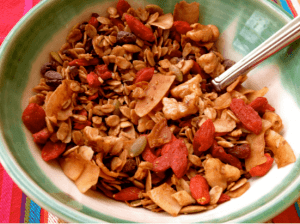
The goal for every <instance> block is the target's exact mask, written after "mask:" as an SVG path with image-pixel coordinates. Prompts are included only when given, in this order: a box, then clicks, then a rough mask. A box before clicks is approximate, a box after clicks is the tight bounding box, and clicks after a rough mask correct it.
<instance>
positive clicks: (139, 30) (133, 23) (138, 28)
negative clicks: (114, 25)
mask: <svg viewBox="0 0 300 224" xmlns="http://www.w3.org/2000/svg"><path fill="white" fill-rule="evenodd" d="M125 19H126V22H127V24H128V26H129V28H130V30H131V31H132V32H133V33H134V34H135V35H136V36H137V37H139V38H141V39H143V40H146V41H149V42H153V41H154V40H155V37H154V35H153V33H152V31H151V30H150V29H149V28H148V27H146V26H145V25H144V24H143V23H142V22H141V21H139V20H138V19H136V18H134V17H133V16H132V15H128V14H126V15H125Z"/></svg>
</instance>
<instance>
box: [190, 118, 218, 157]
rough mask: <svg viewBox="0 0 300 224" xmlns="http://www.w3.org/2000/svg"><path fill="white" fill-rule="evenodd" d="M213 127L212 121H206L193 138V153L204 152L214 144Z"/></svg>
mask: <svg viewBox="0 0 300 224" xmlns="http://www.w3.org/2000/svg"><path fill="white" fill-rule="evenodd" d="M214 135H215V126H214V124H213V122H212V120H210V119H207V120H206V121H205V122H204V123H203V124H202V125H201V127H200V128H199V130H198V131H197V132H196V134H195V136H194V141H193V147H194V152H197V151H199V152H204V151H206V150H207V149H209V148H210V147H211V146H212V144H213V143H214Z"/></svg>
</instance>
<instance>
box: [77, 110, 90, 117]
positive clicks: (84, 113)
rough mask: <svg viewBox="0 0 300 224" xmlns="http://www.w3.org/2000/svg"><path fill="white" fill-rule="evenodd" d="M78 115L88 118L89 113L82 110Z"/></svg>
mask: <svg viewBox="0 0 300 224" xmlns="http://www.w3.org/2000/svg"><path fill="white" fill-rule="evenodd" d="M78 114H79V115H83V116H86V117H87V116H88V113H87V111H86V110H85V109H82V110H80V111H79V112H78Z"/></svg>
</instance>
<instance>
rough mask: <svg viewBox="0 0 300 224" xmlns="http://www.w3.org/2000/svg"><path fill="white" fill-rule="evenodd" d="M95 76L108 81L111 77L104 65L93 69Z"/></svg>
mask: <svg viewBox="0 0 300 224" xmlns="http://www.w3.org/2000/svg"><path fill="white" fill-rule="evenodd" d="M95 72H96V74H97V75H98V76H99V77H100V78H101V79H103V80H107V79H110V78H111V77H112V74H111V72H110V71H109V70H108V67H107V65H106V64H104V65H97V66H96V67H95Z"/></svg>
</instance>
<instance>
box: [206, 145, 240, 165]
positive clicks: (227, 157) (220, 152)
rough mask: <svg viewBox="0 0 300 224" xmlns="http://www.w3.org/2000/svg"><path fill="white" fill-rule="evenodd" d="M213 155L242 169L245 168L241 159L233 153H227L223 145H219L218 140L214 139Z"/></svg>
mask: <svg viewBox="0 0 300 224" xmlns="http://www.w3.org/2000/svg"><path fill="white" fill-rule="evenodd" d="M211 155H212V156H213V157H215V158H218V159H220V160H221V161H222V162H223V163H228V164H230V165H232V166H235V167H237V168H238V169H240V170H241V169H242V168H243V167H242V163H241V161H240V160H239V159H238V158H236V157H234V156H233V155H231V154H227V153H226V152H225V150H224V148H223V147H222V146H219V145H218V143H217V142H216V141H214V144H213V146H212V149H211Z"/></svg>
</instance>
